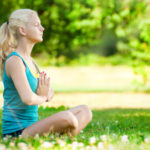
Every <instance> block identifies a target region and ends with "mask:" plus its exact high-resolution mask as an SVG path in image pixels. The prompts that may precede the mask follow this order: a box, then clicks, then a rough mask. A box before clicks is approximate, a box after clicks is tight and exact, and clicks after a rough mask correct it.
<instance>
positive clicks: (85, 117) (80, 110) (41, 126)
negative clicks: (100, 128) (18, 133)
mask: <svg viewBox="0 0 150 150" xmlns="http://www.w3.org/2000/svg"><path fill="white" fill-rule="evenodd" d="M91 120H92V112H91V111H90V109H89V108H88V107H87V106H86V105H80V106H77V107H74V108H72V109H69V110H67V111H61V112H58V113H56V114H54V115H51V116H49V117H47V118H45V119H43V120H40V121H38V122H36V123H34V124H32V125H30V126H28V127H27V128H25V129H24V130H23V132H22V136H23V137H26V136H32V137H34V136H35V135H36V134H39V135H44V134H48V133H52V132H54V133H55V132H57V133H67V134H71V135H77V134H78V133H80V131H81V130H82V129H84V128H85V127H86V125H87V124H88V123H89V122H90V121H91Z"/></svg>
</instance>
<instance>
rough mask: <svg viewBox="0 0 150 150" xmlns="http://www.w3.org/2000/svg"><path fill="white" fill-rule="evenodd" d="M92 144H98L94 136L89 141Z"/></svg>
mask: <svg viewBox="0 0 150 150" xmlns="http://www.w3.org/2000/svg"><path fill="white" fill-rule="evenodd" d="M89 140H90V141H89V142H90V144H91V145H93V144H94V143H95V142H96V138H95V137H94V136H93V137H91V138H90V139H89Z"/></svg>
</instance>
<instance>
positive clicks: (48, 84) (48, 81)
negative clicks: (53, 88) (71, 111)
mask: <svg viewBox="0 0 150 150" xmlns="http://www.w3.org/2000/svg"><path fill="white" fill-rule="evenodd" d="M47 87H50V77H48V79H47Z"/></svg>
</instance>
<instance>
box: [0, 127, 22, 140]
mask: <svg viewBox="0 0 150 150" xmlns="http://www.w3.org/2000/svg"><path fill="white" fill-rule="evenodd" d="M23 130H24V129H21V130H18V131H16V132H12V133H6V134H3V138H4V137H6V136H11V137H18V136H19V135H21V134H22V132H23Z"/></svg>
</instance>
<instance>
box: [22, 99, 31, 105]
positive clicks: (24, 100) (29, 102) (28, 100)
mask: <svg viewBox="0 0 150 150" xmlns="http://www.w3.org/2000/svg"><path fill="white" fill-rule="evenodd" d="M22 102H23V103H24V104H26V105H32V101H31V100H30V99H22Z"/></svg>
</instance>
